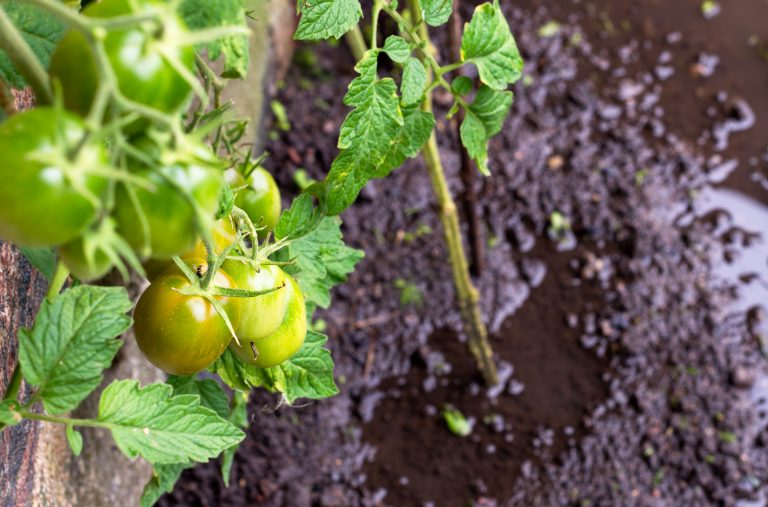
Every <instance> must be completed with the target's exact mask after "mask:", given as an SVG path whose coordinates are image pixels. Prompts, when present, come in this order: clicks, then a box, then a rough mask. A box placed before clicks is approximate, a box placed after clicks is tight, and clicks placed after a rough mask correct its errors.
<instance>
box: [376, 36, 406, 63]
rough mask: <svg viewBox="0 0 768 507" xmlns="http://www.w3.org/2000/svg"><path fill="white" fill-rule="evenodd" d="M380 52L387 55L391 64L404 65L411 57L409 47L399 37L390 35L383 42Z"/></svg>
mask: <svg viewBox="0 0 768 507" xmlns="http://www.w3.org/2000/svg"><path fill="white" fill-rule="evenodd" d="M382 50H383V51H384V52H385V53H387V56H389V57H390V58H391V59H392V61H393V62H397V63H404V62H405V61H406V60H407V59H408V57H409V56H411V47H410V46H409V45H408V43H407V42H405V39H403V38H402V37H400V36H399V35H390V36H389V37H387V40H386V41H384V47H383V48H382Z"/></svg>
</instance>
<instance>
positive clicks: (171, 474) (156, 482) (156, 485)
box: [139, 463, 194, 507]
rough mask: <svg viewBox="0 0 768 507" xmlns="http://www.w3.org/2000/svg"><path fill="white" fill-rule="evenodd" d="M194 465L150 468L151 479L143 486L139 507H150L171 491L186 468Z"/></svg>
mask: <svg viewBox="0 0 768 507" xmlns="http://www.w3.org/2000/svg"><path fill="white" fill-rule="evenodd" d="M193 466H194V463H173V464H170V465H155V466H154V467H153V468H152V478H151V479H149V482H147V484H146V485H144V491H142V493H141V499H140V500H139V506H140V507H152V506H153V505H155V503H156V502H157V501H158V500H160V497H161V496H163V495H164V494H165V493H170V492H171V491H173V487H174V486H175V485H176V481H178V480H179V477H181V473H182V472H183V471H184V470H186V469H187V468H192V467H193Z"/></svg>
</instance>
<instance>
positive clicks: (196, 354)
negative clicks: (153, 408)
mask: <svg viewBox="0 0 768 507" xmlns="http://www.w3.org/2000/svg"><path fill="white" fill-rule="evenodd" d="M189 264H190V266H191V267H192V268H193V271H194V270H196V266H204V265H205V262H204V261H203V260H202V259H195V260H191V261H189ZM213 285H216V286H219V287H225V288H237V287H236V285H235V282H234V281H233V280H232V278H230V277H229V275H228V274H227V273H226V272H224V271H222V270H219V271H217V272H216V276H215V277H214V279H213ZM189 286H190V282H189V280H188V279H187V277H186V276H184V274H183V273H182V272H181V271H180V270H179V269H178V267H176V266H172V267H171V268H169V269H167V270H166V271H164V272H163V273H162V274H161V275H160V276H159V277H158V278H157V279H156V280H155V281H154V282H152V283H151V284H150V285H149V287H148V288H147V290H145V291H144V293H143V294H142V295H141V297H140V298H139V301H138V302H137V303H136V309H135V310H134V312H133V319H134V321H135V323H134V332H135V334H136V343H138V345H139V348H140V349H141V351H142V352H143V353H144V355H145V356H146V358H147V359H148V360H149V361H150V362H151V363H152V364H154V365H155V366H157V367H158V368H160V369H161V370H163V371H165V372H166V373H170V374H173V375H190V374H192V373H197V372H199V371H201V370H203V369H204V368H206V367H208V366H209V365H210V364H211V363H212V362H214V361H215V360H216V359H218V357H219V356H220V355H221V354H222V353H223V352H224V351H225V350H226V348H227V345H229V342H230V341H231V340H232V335H231V334H230V332H229V330H228V329H227V326H226V324H225V322H224V319H223V318H222V317H221V316H220V315H219V314H218V313H217V312H216V309H215V308H214V307H213V305H212V304H211V303H210V302H208V301H207V300H206V299H204V298H203V297H201V296H187V295H184V294H180V293H179V292H178V291H179V290H180V289H183V288H185V287H189ZM216 300H218V301H219V303H221V306H222V307H223V308H224V311H225V312H226V314H227V316H228V317H229V319H230V322H231V323H232V325H233V326H234V327H236V326H237V325H238V323H239V322H240V300H239V298H229V297H224V296H216Z"/></svg>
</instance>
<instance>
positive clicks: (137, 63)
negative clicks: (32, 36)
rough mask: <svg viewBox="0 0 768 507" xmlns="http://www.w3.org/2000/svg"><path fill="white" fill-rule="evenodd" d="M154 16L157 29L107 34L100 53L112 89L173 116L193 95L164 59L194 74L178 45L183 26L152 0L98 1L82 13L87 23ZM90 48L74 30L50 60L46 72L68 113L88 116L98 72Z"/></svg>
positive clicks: (190, 53)
mask: <svg viewBox="0 0 768 507" xmlns="http://www.w3.org/2000/svg"><path fill="white" fill-rule="evenodd" d="M152 11H154V12H157V13H158V17H159V26H157V28H156V29H154V30H150V29H149V28H148V26H149V25H148V24H144V25H139V24H136V25H131V26H126V27H122V28H116V29H110V30H108V31H107V32H106V37H105V38H104V50H105V53H106V57H107V59H108V60H109V63H110V64H111V66H112V69H113V71H114V75H115V78H116V80H117V86H118V88H119V89H120V92H121V93H122V94H123V96H124V97H125V98H127V99H130V100H132V101H134V102H137V103H139V104H142V105H145V106H149V107H152V108H154V109H157V110H159V111H162V112H165V113H172V112H174V111H176V110H178V109H179V108H180V107H181V106H182V105H184V104H185V103H186V101H187V99H188V98H189V96H190V92H191V91H192V87H191V85H190V84H189V83H188V82H187V81H186V80H185V79H184V77H183V76H182V74H181V73H179V72H178V70H177V67H174V65H172V64H171V63H169V58H170V59H173V60H175V61H176V62H177V64H178V67H182V68H184V69H186V70H187V71H188V72H189V75H194V62H195V52H194V48H193V47H192V46H180V45H179V44H178V43H177V41H179V40H181V39H182V36H183V35H184V34H186V33H188V30H187V28H186V27H185V26H184V22H183V21H182V20H181V19H180V18H179V16H178V15H177V14H176V13H174V12H172V10H171V9H170V8H169V7H168V6H166V5H163V3H162V2H157V1H152V0H102V1H100V2H94V3H92V4H90V5H89V6H88V7H86V8H85V9H83V12H82V13H83V15H85V16H88V17H92V18H113V17H116V16H125V15H131V14H139V13H147V12H152ZM98 65H99V64H98V62H97V59H96V57H95V55H94V53H93V50H92V48H91V45H90V43H89V42H88V40H87V39H86V37H85V35H83V34H82V33H81V32H80V31H79V30H77V29H74V28H73V29H70V30H69V31H68V32H67V33H66V35H64V37H63V38H62V40H61V42H60V43H59V45H58V46H57V47H56V49H55V51H54V52H53V54H52V55H51V64H50V67H49V72H50V74H51V77H52V78H53V79H54V80H58V81H59V82H60V83H61V87H62V91H63V94H64V103H65V105H66V107H67V108H68V109H70V110H71V111H74V112H76V113H79V114H81V115H87V114H88V112H89V110H90V108H91V104H92V103H93V99H94V96H95V93H96V90H97V89H98V86H99V68H98Z"/></svg>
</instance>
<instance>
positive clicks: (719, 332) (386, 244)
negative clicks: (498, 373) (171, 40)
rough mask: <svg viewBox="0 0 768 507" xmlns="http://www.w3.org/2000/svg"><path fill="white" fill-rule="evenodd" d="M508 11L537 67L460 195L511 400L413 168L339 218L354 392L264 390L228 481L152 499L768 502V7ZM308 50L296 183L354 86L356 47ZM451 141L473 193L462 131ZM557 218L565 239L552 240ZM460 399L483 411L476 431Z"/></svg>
mask: <svg viewBox="0 0 768 507" xmlns="http://www.w3.org/2000/svg"><path fill="white" fill-rule="evenodd" d="M467 4H469V2H468V3H467ZM462 5H463V7H462V12H463V14H464V16H465V18H467V17H468V16H469V13H470V12H471V6H470V5H464V3H462ZM504 8H505V10H507V12H508V13H509V15H510V18H511V20H512V23H511V24H512V27H513V31H514V32H515V33H516V35H517V38H518V43H519V45H520V47H521V49H522V50H523V52H524V54H525V58H526V62H527V68H526V73H527V75H528V76H529V77H527V78H526V80H525V82H524V83H521V84H519V85H517V86H516V89H515V92H516V102H515V105H514V108H513V113H512V117H511V118H510V120H509V121H508V123H507V125H506V126H505V129H504V131H503V132H502V134H500V136H499V137H498V138H497V139H496V140H494V141H493V143H492V146H491V151H490V153H491V168H492V170H493V172H494V175H493V176H492V177H491V178H488V179H481V178H475V179H473V180H471V181H470V183H469V185H471V186H472V190H474V192H475V193H476V194H477V196H478V202H479V203H480V204H479V206H478V210H477V216H478V217H479V218H478V220H479V224H477V225H479V227H478V229H479V230H480V232H481V233H482V237H483V240H484V241H483V243H484V244H485V246H486V248H485V251H484V253H483V260H484V261H485V262H484V265H485V269H484V270H483V272H482V274H481V275H480V276H479V277H478V278H477V280H476V282H477V284H478V286H479V288H480V290H481V292H482V297H483V300H482V303H483V311H484V314H485V315H484V316H485V318H486V321H487V322H488V323H489V327H490V329H491V332H492V343H493V346H494V349H495V350H496V351H497V354H498V356H499V359H500V360H501V362H502V364H503V365H504V368H503V370H504V371H506V372H507V373H508V375H507V376H506V377H505V382H504V383H503V385H502V388H501V390H500V392H498V393H490V394H489V393H488V392H487V390H486V389H484V388H483V387H482V385H481V383H480V382H479V379H478V378H477V377H476V375H475V373H474V372H473V369H472V364H471V361H470V359H469V356H468V354H467V353H466V352H465V349H464V346H463V344H462V343H461V340H462V337H461V333H460V332H459V329H460V326H459V322H458V316H457V312H456V309H455V304H454V302H453V289H452V286H451V283H450V280H451V277H450V269H449V266H448V265H447V263H446V258H447V256H446V254H445V251H444V249H443V246H442V242H441V230H440V226H439V221H438V220H437V217H436V215H435V212H434V207H433V199H432V195H431V191H430V187H429V183H428V179H427V177H426V174H425V172H424V170H423V166H422V163H421V161H419V160H414V161H411V162H409V163H407V164H406V166H405V167H403V168H402V169H399V170H398V171H396V172H395V173H393V175H392V176H390V177H389V178H387V179H386V180H383V181H377V182H374V183H373V184H372V185H370V186H369V187H368V188H367V189H365V190H364V192H363V194H362V195H361V198H360V199H359V201H358V203H357V204H355V206H353V207H352V208H351V209H350V210H348V211H347V212H345V214H344V220H345V235H346V239H347V241H348V242H350V243H351V244H352V245H354V246H356V247H358V248H363V249H365V251H366V253H367V257H366V259H365V260H364V261H363V262H362V263H361V265H360V266H359V269H358V271H357V272H356V273H355V274H354V275H353V276H352V277H351V279H350V280H349V282H348V283H347V284H345V285H344V286H342V287H340V288H339V289H338V290H337V291H336V293H335V295H334V297H335V300H334V306H333V307H332V309H331V310H330V311H328V312H325V313H323V314H322V315H321V316H322V318H324V319H325V320H326V322H327V324H328V334H329V336H331V346H332V348H333V352H334V358H335V360H336V362H337V377H338V380H339V384H340V386H341V389H342V393H341V394H340V395H339V396H337V397H335V398H333V399H331V400H325V401H322V402H317V403H312V404H309V405H305V406H300V407H296V408H287V407H282V408H280V409H279V410H277V411H275V410H273V408H274V407H275V406H276V405H277V400H276V399H275V398H274V397H273V396H271V395H268V394H264V393H256V394H254V398H253V405H252V407H251V412H252V421H253V424H252V426H251V429H250V430H249V438H248V439H247V441H246V442H245V444H244V445H243V447H242V449H241V450H240V451H239V452H238V454H237V457H236V460H235V464H234V469H233V482H232V485H231V486H230V487H224V484H223V482H222V480H221V478H220V476H219V472H218V468H217V465H216V463H210V464H208V465H205V466H200V467H197V468H195V469H194V470H191V471H188V472H186V473H185V475H184V476H183V478H182V480H181V481H180V483H179V484H178V486H177V489H176V490H175V491H174V493H173V494H171V495H167V496H166V497H165V498H164V499H163V500H162V502H161V504H162V505H211V506H213V505H269V506H291V507H293V506H299V507H300V506H305V505H307V506H308V505H319V506H328V507H330V506H347V505H349V506H357V505H365V506H368V505H391V506H422V505H434V506H448V507H452V506H466V505H472V504H474V505H484V506H490V505H520V506H531V505H536V506H538V505H546V506H549V505H580V506H587V505H591V506H596V505H599V506H619V505H621V506H629V505H643V506H645V505H653V506H701V505H740V506H747V505H764V497H763V486H764V485H765V484H766V481H767V480H768V452H767V451H766V445H767V444H768V437H766V436H765V435H764V430H765V424H766V421H765V419H766V414H765V411H766V408H765V407H766V393H768V380H766V379H768V377H767V376H766V375H765V372H766V361H765V358H764V357H765V356H764V353H763V344H762V341H761V340H762V339H763V338H765V337H766V335H767V334H768V333H766V331H768V329H766V327H767V326H766V323H765V319H764V317H763V315H764V313H765V310H764V307H762V306H761V305H764V304H765V302H766V301H768V250H767V249H766V238H767V237H768V219H767V218H768V214H767V213H766V207H765V206H766V204H768V184H766V183H765V182H766V175H768V151H767V150H768V61H766V60H765V57H764V53H761V51H764V48H765V47H766V45H767V44H768V24H766V23H765V20H766V19H768V4H767V3H766V2H765V1H764V0H733V1H731V2H722V5H721V12H720V13H719V14H718V15H717V16H715V17H713V18H711V19H707V18H705V17H704V16H703V15H702V12H701V3H700V2H698V1H693V0H686V1H680V2H662V1H651V0H647V1H639V0H636V1H630V2H611V1H608V0H601V1H567V0H562V1H557V2H549V1H548V2H537V1H534V0H525V1H521V2H515V3H514V6H513V5H511V4H510V5H507V4H504ZM553 20H555V21H557V22H559V23H560V28H559V31H558V33H557V34H555V35H554V36H551V37H543V36H541V35H540V34H539V28H540V27H541V26H543V25H544V24H545V23H547V22H550V21H553ZM437 42H438V45H439V47H441V48H444V49H445V51H447V48H448V43H447V39H445V37H439V38H438V39H437ZM761 48H763V49H761ZM302 51H304V55H305V56H306V54H308V53H307V51H311V52H312V54H314V55H315V57H316V62H315V63H312V62H311V60H310V62H309V67H308V66H307V65H308V63H307V61H308V60H307V59H306V58H304V59H303V60H302V61H303V65H296V66H294V67H293V68H292V69H291V71H290V73H289V75H288V78H287V79H286V82H285V86H283V87H281V88H280V89H279V90H276V99H277V100H280V101H281V102H282V103H283V104H284V105H285V106H286V109H287V112H288V117H289V119H290V121H291V124H292V129H291V130H290V131H288V132H280V131H277V130H275V132H274V134H272V140H271V141H270V142H269V145H268V150H269V151H270V152H271V153H272V156H271V158H270V160H269V166H270V169H272V170H273V172H274V173H275V174H276V176H277V178H278V179H279V181H280V183H281V184H282V185H283V188H286V189H288V193H290V191H291V189H292V190H293V191H295V190H296V188H295V186H294V185H293V183H292V174H293V172H294V171H295V170H296V169H298V168H304V169H306V170H307V171H308V172H309V174H310V175H313V176H315V177H321V176H322V174H324V172H325V171H326V170H327V168H328V167H329V166H330V163H331V161H332V160H333V157H334V156H335V153H336V149H335V141H336V138H335V133H336V132H338V127H339V125H340V124H341V121H342V120H343V117H344V114H345V112H346V109H345V107H344V106H343V104H342V103H341V98H342V97H343V94H344V89H345V86H346V84H347V83H348V81H349V80H350V79H351V78H352V77H353V75H352V74H351V66H352V63H353V62H352V59H351V57H350V56H349V54H348V52H347V51H346V49H345V48H344V47H343V46H341V47H335V48H334V47H327V46H325V45H315V46H305V47H303V49H302ZM436 100H437V102H438V106H439V107H438V108H439V109H442V108H445V107H447V106H448V105H449V104H448V103H446V102H445V98H444V97H440V96H437V97H436ZM438 132H439V134H440V138H441V151H442V157H443V160H444V163H445V164H446V168H447V170H448V172H449V179H450V183H451V186H452V188H453V189H454V190H455V193H456V195H457V196H458V197H459V198H461V196H465V195H467V192H466V190H467V182H466V180H462V179H461V178H460V177H459V174H458V173H459V166H460V160H461V159H460V157H459V156H458V153H459V152H458V150H457V146H458V141H457V139H456V136H455V126H454V125H452V124H451V123H449V122H445V121H441V122H440V123H439V124H438ZM553 212H557V213H560V214H561V215H562V216H563V217H565V218H566V219H567V220H568V221H569V223H570V228H567V229H566V230H564V231H560V233H559V234H553V231H551V217H552V213H553ZM465 218H466V217H465ZM465 222H466V220H465ZM403 287H409V289H408V293H407V296H408V297H405V296H406V294H404V292H403V291H404V289H403ZM446 405H451V406H453V407H454V408H457V409H459V410H460V411H461V412H462V413H463V414H464V415H465V416H467V417H470V418H473V419H474V421H475V423H474V427H473V431H472V433H471V434H470V435H469V436H467V437H463V438H462V437H459V436H456V435H454V434H453V433H451V432H450V431H449V430H448V429H447V426H446V425H445V423H444V421H443V418H442V417H441V414H440V413H441V410H442V409H443V408H444V407H445V406H446ZM752 502H755V503H752Z"/></svg>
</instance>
